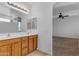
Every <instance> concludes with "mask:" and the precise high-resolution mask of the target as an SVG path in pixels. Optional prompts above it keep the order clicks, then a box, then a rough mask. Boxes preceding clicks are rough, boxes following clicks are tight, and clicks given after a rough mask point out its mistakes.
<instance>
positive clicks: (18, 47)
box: [12, 42, 21, 56]
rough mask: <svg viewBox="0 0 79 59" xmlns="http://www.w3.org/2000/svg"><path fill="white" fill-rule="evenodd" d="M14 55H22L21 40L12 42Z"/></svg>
mask: <svg viewBox="0 0 79 59" xmlns="http://www.w3.org/2000/svg"><path fill="white" fill-rule="evenodd" d="M12 56H21V42H16V43H14V44H12Z"/></svg>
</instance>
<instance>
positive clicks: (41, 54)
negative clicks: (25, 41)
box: [27, 50, 49, 56]
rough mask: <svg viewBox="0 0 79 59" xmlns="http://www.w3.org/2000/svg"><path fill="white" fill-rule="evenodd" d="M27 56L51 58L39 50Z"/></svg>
mask: <svg viewBox="0 0 79 59" xmlns="http://www.w3.org/2000/svg"><path fill="white" fill-rule="evenodd" d="M27 56H49V55H48V54H46V53H44V52H41V51H39V50H35V51H33V52H32V53H30V54H28V55H27Z"/></svg>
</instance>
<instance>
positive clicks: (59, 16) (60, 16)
mask: <svg viewBox="0 0 79 59" xmlns="http://www.w3.org/2000/svg"><path fill="white" fill-rule="evenodd" d="M65 17H69V15H63V13H62V12H60V13H59V15H58V18H61V19H64V18H65Z"/></svg>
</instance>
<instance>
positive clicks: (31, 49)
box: [29, 37, 34, 52]
mask: <svg viewBox="0 0 79 59" xmlns="http://www.w3.org/2000/svg"><path fill="white" fill-rule="evenodd" d="M33 48H34V38H33V37H29V52H32V51H33V50H34V49H33Z"/></svg>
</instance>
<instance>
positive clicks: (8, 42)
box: [0, 40, 10, 46]
mask: <svg viewBox="0 0 79 59" xmlns="http://www.w3.org/2000/svg"><path fill="white" fill-rule="evenodd" d="M6 44H10V41H9V40H1V41H0V46H3V45H6Z"/></svg>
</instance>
